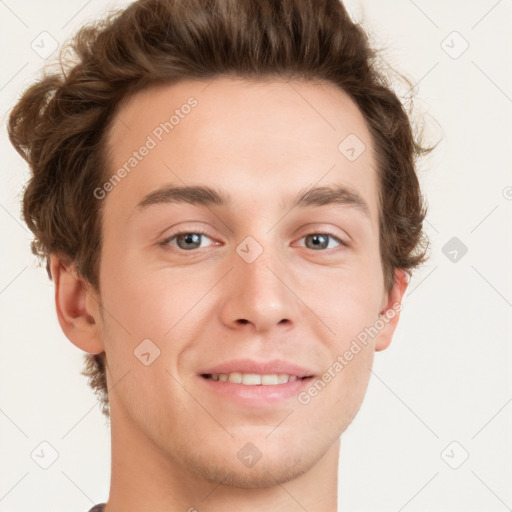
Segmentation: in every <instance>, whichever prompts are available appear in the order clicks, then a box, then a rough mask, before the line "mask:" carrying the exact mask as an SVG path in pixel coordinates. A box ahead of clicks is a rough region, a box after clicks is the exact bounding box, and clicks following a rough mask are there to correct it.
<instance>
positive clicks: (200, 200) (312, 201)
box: [136, 185, 370, 218]
mask: <svg viewBox="0 0 512 512" xmlns="http://www.w3.org/2000/svg"><path fill="white" fill-rule="evenodd" d="M167 203H188V204H193V205H198V206H232V204H233V201H232V198H231V197H230V196H229V194H227V193H225V192H223V191H221V190H219V189H216V188H213V187H209V186H206V185H189V186H165V187H162V188H159V189H157V190H154V191H152V192H150V193H149V194H147V195H146V196H145V197H144V198H143V199H142V200H141V201H140V202H139V204H138V205H137V208H136V209H137V210H139V211H143V210H145V209H146V208H148V207H149V206H153V205H158V204H167ZM325 205H341V206H349V207H354V208H356V209H357V210H359V211H360V212H362V213H363V214H364V215H365V216H367V217H368V218H369V217H370V210H369V208H368V204H367V203H366V202H365V200H364V199H363V198H362V197H361V195H360V194H359V193H358V192H357V191H355V190H354V189H352V188H350V187H348V186H342V185H336V186H325V187H314V188H309V189H302V190H300V191H299V193H298V194H296V195H295V196H291V197H290V196H289V197H288V198H287V199H286V200H285V201H284V202H283V203H282V204H281V206H282V207H283V208H286V207H288V208H290V209H292V208H295V207H297V208H307V207H312V206H325Z"/></svg>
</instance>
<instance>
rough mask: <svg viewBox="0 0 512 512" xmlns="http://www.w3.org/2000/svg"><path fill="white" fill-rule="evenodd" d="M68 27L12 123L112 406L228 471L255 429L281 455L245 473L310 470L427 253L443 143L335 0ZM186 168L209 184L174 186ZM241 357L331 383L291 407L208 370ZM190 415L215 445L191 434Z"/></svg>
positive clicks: (199, 3)
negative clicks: (426, 143)
mask: <svg viewBox="0 0 512 512" xmlns="http://www.w3.org/2000/svg"><path fill="white" fill-rule="evenodd" d="M71 47H72V49H73V56H69V55H70V54H69V53H68V56H69V57H68V58H69V59H70V60H69V62H68V63H67V64H66V67H64V68H63V71H62V72H61V73H53V74H46V75H45V76H44V77H43V78H41V80H40V81H39V82H38V83H36V84H34V85H33V86H31V87H30V88H29V89H28V90H27V91H25V93H24V94H23V96H22V97H21V99H20V101H19V102H18V104H17V105H16V106H15V108H14V109H13V111H12V113H11V116H10V123H9V134H10V138H11V141H12V143H13V144H14V146H15V147H16V149H17V150H18V151H19V152H20V153H21V154H22V155H23V157H24V158H25V159H26V160H27V161H28V162H29V164H30V167H31V170H32V177H31V179H30V181H29V183H28V185H27V188H26V190H25V193H24V197H23V215H24V218H25V221H26V222H27V224H28V226H29V227H30V229H31V230H32V231H33V233H34V242H33V244H32V249H33V252H34V253H35V254H36V255H38V256H40V257H41V258H42V259H43V260H45V261H46V263H47V269H48V271H49V275H50V278H51V277H52V276H53V278H54V279H55V277H56V276H59V277H58V282H57V280H56V290H58V292H57V293H56V304H57V309H58V314H59V321H60V323H61V326H62V328H63V330H64V332H65V333H66V335H67V336H68V338H69V339H70V340H71V341H72V342H73V343H75V344H76V345H77V346H79V347H80V348H81V349H82V350H84V351H85V352H86V355H85V362H86V367H85V369H84V374H85V375H88V376H89V378H90V384H91V386H92V388H93V389H94V390H95V391H96V392H97V393H98V396H99V398H100V401H101V403H102V406H103V412H104V413H105V415H107V416H108V415H109V414H110V411H112V413H113V414H114V412H113V411H114V409H115V410H116V412H115V414H116V416H117V417H118V418H119V421H123V422H125V423H130V424H131V425H133V426H134V427H136V428H138V429H140V430H141V431H143V432H144V433H145V435H147V437H148V438H149V439H151V441H153V442H154V443H155V445H157V446H159V447H160V449H161V450H162V451H163V452H164V453H166V454H167V455H168V456H169V457H171V458H173V459H174V460H178V461H180V462H183V463H184V464H185V463H187V464H189V465H191V467H193V468H197V470H200V471H203V472H204V474H208V475H210V477H212V478H216V477H217V476H218V474H220V473H218V470H219V468H226V467H229V466H230V465H231V464H232V462H231V461H232V456H233V455H234V454H236V452H237V447H238V448H239V447H240V443H241V444H242V445H243V444H244V443H245V442H248V441H251V442H253V444H254V445H256V446H257V447H258V448H259V450H260V451H261V452H262V453H264V455H265V460H266V461H267V462H266V463H265V464H266V465H261V467H262V469H261V471H262V472H261V474H259V477H256V475H257V473H256V472H255V471H252V473H250V475H249V472H248V473H247V475H245V474H242V475H240V476H239V479H238V480H236V477H233V482H237V483H238V484H242V483H243V484H244V485H246V486H256V485H263V483H264V482H265V478H266V477H265V476H264V472H263V469H264V468H266V469H267V470H269V471H270V473H273V474H277V472H278V470H279V469H280V468H284V467H286V468H294V469H293V470H290V469H288V470H287V471H288V473H289V474H288V475H287V478H291V477H292V476H293V475H292V473H293V472H295V474H300V472H304V471H305V470H306V469H307V468H308V467H309V466H310V465H311V463H312V462H313V461H314V460H315V459H318V458H319V457H320V456H321V455H322V454H323V453H325V451H326V449H327V447H328V446H329V444H330V443H332V442H333V440H334V439H337V438H338V437H339V435H340V434H341V433H342V432H343V431H344V430H345V429H346V427H347V426H348V424H349V423H350V421H351V420H352V419H353V417H354V416H355V414H356V413H357V410H358V409H359V406H360V404H361V401H362V399H363V396H364V393H365V390H366V387H367V383H368V379H369V374H370V368H371V363H372V361H373V353H374V352H375V351H376V350H382V349H384V348H386V347H387V346H388V345H389V343H390V341H391V337H392V334H393V332H394V330H395V328H396V325H397V321H398V318H399V314H398V309H399V308H398V307H397V305H399V304H400V302H401V298H402V296H403V293H404V291H405V289H406V286H407V281H408V278H409V277H410V275H411V273H412V271H413V270H414V269H415V268H417V267H418V266H419V265H420V264H421V263H423V262H424V261H425V260H426V246H427V244H426V241H425V237H424V234H423V232H422V224H423V220H424V218H425V214H426V208H425V205H424V203H423V199H422V195H421V193H420V187H419V183H418V179H417V175H416V171H415V165H416V159H417V157H418V156H420V155H421V153H422V152H425V151H426V150H424V149H423V148H422V147H421V145H420V144H419V141H418V140H417V139H416V138H415V134H414V133H413V130H412V126H411V121H410V119H409V116H408V114H407V112H406V111H405V109H404V107H403V105H402V104H401V102H400V100H399V99H398V97H397V96H396V94H395V93H394V92H393V90H392V89H391V87H390V86H389V85H388V82H387V81H386V78H385V76H384V75H383V74H382V73H381V72H380V71H379V69H378V66H377V52H376V50H374V49H372V48H371V47H370V44H369V42H368V39H367V36H366V34H365V33H364V31H363V30H362V28H361V27H359V26H358V25H357V24H355V23H353V22H352V20H351V19H350V17H349V16H348V14H347V13H346V11H345V9H344V8H343V6H342V4H341V3H339V2H338V1H337V0H325V1H321V2H318V1H316V0H283V1H281V2H273V1H270V0H262V1H259V2H240V1H238V0H213V1H208V2H207V1H206V0H187V1H177V0H168V1H162V0H158V1H156V0H146V1H139V2H135V3H134V4H132V5H130V6H129V7H128V8H127V9H126V10H124V11H121V12H119V13H115V14H113V15H111V16H109V17H107V18H106V19H104V20H103V21H102V22H98V23H95V24H92V25H90V26H87V27H85V28H83V29H82V30H81V31H80V32H79V33H78V34H77V36H76V37H75V38H74V40H73V41H72V43H71ZM143 148H145V149H143ZM187 186H189V187H192V186H193V187H203V188H195V189H193V190H183V189H182V190H181V191H176V190H174V191H170V190H168V189H169V187H175V188H176V187H187ZM336 187H338V188H343V191H342V193H341V194H338V195H337V196H336V200H335V201H334V193H333V192H332V190H334V189H335V188H336ZM316 188H320V190H313V189H316ZM301 195H304V197H303V198H302V200H301V201H299V202H298V204H295V203H296V201H295V199H297V198H298V197H299V196H301ZM177 198H178V199H177ZM178 233H181V235H180V234H178ZM186 233H189V234H195V235H193V236H192V237H190V236H188V237H187V235H186ZM200 233H202V234H200ZM315 234H316V235H315ZM190 244H192V246H190ZM194 244H198V246H197V247H196V246H194ZM248 254H250V257H245V256H246V255H248ZM391 310H394V313H393V314H392V315H390V314H389V311H391ZM377 321H380V324H379V325H378V326H377V327H375V326H376V322H377ZM372 327H373V328H374V331H372V333H373V332H374V334H372V335H370V336H367V337H366V340H365V343H363V342H359V343H358V344H357V345H358V347H359V351H356V350H355V349H354V340H357V339H359V340H361V338H362V337H361V333H362V332H368V331H365V329H366V330H368V329H371V328H372ZM143 340H144V341H143ZM141 343H142V345H141ZM347 351H352V354H353V356H352V357H350V359H349V360H346V359H347V358H345V360H344V361H345V362H343V363H341V362H340V359H339V358H338V356H342V355H343V354H346V353H347ZM142 353H146V354H148V353H149V354H150V355H149V356H145V357H146V359H148V358H149V359H150V360H151V363H150V364H149V365H147V364H145V363H143V362H142V359H143V357H142V356H141V354H142ZM240 358H252V359H257V360H267V359H275V358H279V359H286V360H289V361H293V362H295V363H296V364H300V365H301V366H303V367H304V366H305V367H306V369H307V370H308V372H309V373H310V374H311V375H313V377H314V378H312V380H311V385H313V383H314V382H316V381H322V382H323V383H324V384H325V386H317V392H311V391H310V389H311V388H309V389H307V390H306V392H305V393H304V392H303V394H302V397H303V398H302V402H301V400H295V402H294V407H291V408H290V402H287V405H286V408H285V409H284V408H283V407H282V406H281V405H276V406H275V407H273V408H268V407H261V408H260V407H257V408H249V409H245V408H243V407H241V406H240V405H239V404H238V405H236V404H235V405H234V404H233V403H231V402H230V401H225V400H223V399H220V398H218V397H216V396H215V397H213V396H212V394H211V392H210V391H209V390H208V389H207V388H204V387H203V386H204V385H205V383H204V382H203V380H204V376H202V374H203V373H207V370H208V369H209V368H211V367H212V366H215V365H217V364H220V363H223V362H225V361H228V360H231V359H240ZM337 361H338V363H340V364H342V366H343V367H342V369H341V370H336V369H334V367H335V365H336V362H337ZM146 362H149V361H148V360H146ZM329 368H330V370H329ZM337 368H339V366H338V367H337ZM328 371H330V375H331V378H330V379H328V382H327V378H322V376H323V375H325V372H328ZM320 388H321V391H320V390H319V389H320ZM303 391H304V390H303ZM191 396H194V397H195V399H192V398H191ZM307 397H309V398H307ZM312 398H314V399H312ZM306 402H307V403H306ZM114 404H115V405H114ZM203 406H204V407H203ZM205 409H206V410H205ZM290 410H291V411H292V412H291V414H290V416H289V418H288V419H287V421H286V422H284V423H283V424H282V425H281V426H280V427H279V429H278V431H276V432H275V433H274V434H273V435H272V436H268V432H269V430H270V427H271V426H275V425H277V424H278V423H279V422H280V421H281V420H282V419H283V417H284V416H285V415H286V411H290ZM306 425H307V428H305V426H306ZM169 431H172V432H173V435H172V436H169V435H168V433H169ZM191 437H193V439H194V440H195V441H196V442H197V441H199V442H198V443H197V444H198V445H199V444H200V445H201V451H199V450H197V451H195V450H194V449H193V448H192V449H190V448H183V446H185V445H186V443H185V444H182V443H179V442H178V443H176V439H178V440H182V441H184V442H185V441H186V440H187V439H190V438H191ZM170 439H174V441H173V442H172V444H171V441H170ZM305 441H306V442H305ZM187 446H188V445H187ZM219 446H220V447H222V448H219ZM304 446H307V448H304ZM305 451H306V453H305ZM273 454H274V455H273Z"/></svg>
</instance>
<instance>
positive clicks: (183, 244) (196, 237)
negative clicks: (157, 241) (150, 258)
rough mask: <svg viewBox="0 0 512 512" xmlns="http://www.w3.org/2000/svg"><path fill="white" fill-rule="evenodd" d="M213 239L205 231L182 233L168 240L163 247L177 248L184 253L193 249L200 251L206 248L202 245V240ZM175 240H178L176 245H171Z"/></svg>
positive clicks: (163, 243) (175, 234)
mask: <svg viewBox="0 0 512 512" xmlns="http://www.w3.org/2000/svg"><path fill="white" fill-rule="evenodd" d="M204 238H208V239H209V240H211V238H210V237H209V236H208V235H207V234H206V233H204V232H203V231H200V230H199V231H180V232H178V233H174V234H173V235H171V236H170V237H168V238H166V239H165V240H164V241H163V242H162V244H161V245H163V246H164V247H165V246H167V245H171V246H173V247H177V248H178V249H180V250H182V251H191V250H193V249H200V248H202V247H204V246H202V245H201V239H204ZM173 240H176V244H174V243H171V242H172V241H173Z"/></svg>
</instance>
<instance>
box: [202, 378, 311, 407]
mask: <svg viewBox="0 0 512 512" xmlns="http://www.w3.org/2000/svg"><path fill="white" fill-rule="evenodd" d="M199 378H200V379H201V380H202V381H203V382H204V383H205V384H206V386H208V388H209V389H210V390H212V391H213V392H215V393H218V394H219V395H222V396H224V397H226V398H228V399H230V400H233V401H235V402H237V403H239V404H241V405H244V406H262V405H272V404H277V403H279V402H282V401H284V400H288V399H290V398H292V397H296V396H297V394H298V393H300V392H301V391H303V390H304V389H305V388H307V387H308V386H309V385H310V384H311V382H312V381H313V377H307V378H305V379H297V380H294V381H292V382H287V383H286V384H275V385H273V384H269V385H255V386H247V385H245V384H235V383H234V382H229V381H228V382H225V381H221V380H213V379H207V378H205V377H202V376H201V375H199Z"/></svg>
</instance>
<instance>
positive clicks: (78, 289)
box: [50, 254, 105, 354]
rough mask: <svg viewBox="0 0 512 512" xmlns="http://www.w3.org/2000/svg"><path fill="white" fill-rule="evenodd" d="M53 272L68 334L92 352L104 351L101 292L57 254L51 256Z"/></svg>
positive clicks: (61, 317)
mask: <svg viewBox="0 0 512 512" xmlns="http://www.w3.org/2000/svg"><path fill="white" fill-rule="evenodd" d="M50 271H51V275H52V278H53V281H54V283H55V307H56V310H57V318H58V320H59V324H60V326H61V328H62V330H63V332H64V334H65V335H66V337H67V338H68V339H69V341H71V342H72V343H73V344H74V345H76V346H77V347H78V348H80V349H82V350H84V351H85V352H88V353H89V354H100V353H101V352H104V351H105V348H104V346H103V339H102V338H101V336H100V326H101V323H100V322H101V315H100V302H99V297H98V294H97V293H96V292H95V291H94V290H93V289H92V287H91V285H90V284H89V283H87V282H86V281H85V280H84V279H83V278H82V277H80V276H78V274H77V272H76V266H75V265H74V264H72V263H67V262H66V261H65V260H64V259H63V258H62V257H60V256H59V255H57V254H52V255H51V260H50Z"/></svg>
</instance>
